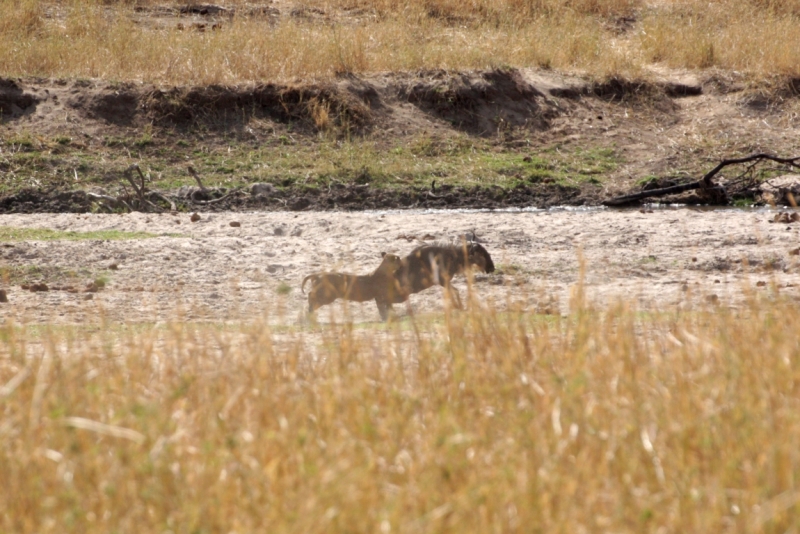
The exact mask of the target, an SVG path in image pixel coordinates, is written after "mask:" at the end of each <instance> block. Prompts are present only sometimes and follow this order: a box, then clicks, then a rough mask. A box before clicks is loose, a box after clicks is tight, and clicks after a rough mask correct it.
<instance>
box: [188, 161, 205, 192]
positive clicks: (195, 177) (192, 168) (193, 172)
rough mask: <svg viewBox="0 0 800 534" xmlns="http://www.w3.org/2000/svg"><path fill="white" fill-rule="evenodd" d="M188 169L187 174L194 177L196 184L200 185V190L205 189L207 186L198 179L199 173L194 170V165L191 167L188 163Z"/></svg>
mask: <svg viewBox="0 0 800 534" xmlns="http://www.w3.org/2000/svg"><path fill="white" fill-rule="evenodd" d="M188 171H189V174H191V175H192V178H194V179H195V180H196V181H197V185H199V186H200V191H207V188H206V186H204V185H203V182H201V181H200V175H199V174H197V171H196V170H194V167H192V166H191V165H189V169H188Z"/></svg>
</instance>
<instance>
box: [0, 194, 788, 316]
mask: <svg viewBox="0 0 800 534" xmlns="http://www.w3.org/2000/svg"><path fill="white" fill-rule="evenodd" d="M774 214H775V212H774V211H770V210H762V211H741V210H716V211H702V210H695V209H685V208H684V209H656V210H655V211H654V212H652V213H642V212H640V211H638V210H636V211H610V210H593V211H592V210H587V211H575V210H570V211H566V210H551V211H539V212H516V213H508V212H492V213H488V212H483V213H474V212H473V213H453V212H450V213H446V214H445V213H441V212H440V213H430V212H428V213H426V212H408V211H406V212H386V213H332V212H327V213H311V212H309V213H297V214H289V213H265V212H261V213H217V214H203V218H202V220H200V221H198V222H196V223H192V222H190V220H189V215H188V214H181V215H178V216H173V215H169V214H163V215H151V214H142V213H133V214H125V215H98V214H83V215H74V214H39V215H0V225H3V226H15V227H44V228H51V229H55V230H75V231H88V230H99V229H117V230H126V231H147V232H151V233H154V234H158V235H159V237H156V238H149V239H140V240H127V241H126V240H122V241H98V240H84V241H50V242H33V241H31V242H14V243H4V244H3V246H1V247H0V265H6V266H14V265H17V266H31V265H37V266H41V267H50V268H52V267H58V268H60V269H64V270H75V271H77V270H79V269H88V270H89V271H91V272H97V273H104V275H105V276H107V277H108V279H109V282H108V284H107V286H106V287H105V288H104V289H103V290H101V291H100V292H98V293H95V294H94V295H93V298H92V299H91V300H85V299H86V294H85V293H69V292H67V291H63V290H62V291H58V290H56V291H48V292H37V293H34V292H30V291H26V290H23V289H22V288H21V287H20V285H9V284H5V285H4V287H5V289H6V290H7V292H8V297H9V300H10V302H9V303H7V304H0V320H3V321H5V320H7V319H9V318H11V319H13V320H14V321H16V322H18V323H19V322H22V323H82V322H97V321H99V320H100V319H99V318H100V317H101V316H102V317H104V318H105V319H106V320H111V321H115V322H133V323H138V322H145V323H152V322H160V321H169V320H174V319H179V320H185V321H212V322H227V321H237V322H238V321H245V322H247V321H251V320H254V319H260V318H262V317H265V316H266V317H268V318H269V321H270V322H272V323H285V324H298V323H301V322H303V321H304V320H305V313H304V311H305V307H306V301H305V296H304V295H303V294H301V292H300V282H301V280H302V278H303V276H305V275H306V274H309V273H311V272H314V271H317V270H322V269H340V270H346V271H350V272H357V273H367V272H370V271H372V270H373V269H374V268H375V267H376V266H377V265H378V263H379V262H380V252H381V251H386V252H394V253H397V254H401V255H402V254H406V253H408V252H409V251H410V250H411V249H412V248H414V247H415V246H416V245H417V244H420V243H422V241H420V240H419V238H422V237H423V236H426V235H432V236H434V237H435V238H436V239H438V240H452V239H456V238H457V236H459V235H462V234H463V233H464V232H468V231H470V230H472V229H476V230H477V234H478V236H479V238H480V239H481V240H482V241H483V242H484V244H485V246H486V248H487V249H488V250H489V251H490V253H491V254H492V256H493V258H494V260H495V263H496V264H497V266H498V271H499V273H496V274H494V275H491V276H486V275H484V276H479V277H477V278H476V284H475V291H476V292H477V295H478V296H479V297H480V299H481V301H482V302H493V303H494V304H495V305H496V306H498V307H500V308H506V307H507V306H510V305H513V306H517V305H522V306H524V307H526V308H527V309H528V310H531V311H536V312H540V313H541V312H549V313H566V312H567V311H568V310H569V300H570V293H571V290H572V288H573V287H574V286H575V284H576V282H577V281H578V280H579V277H580V258H581V255H582V256H583V258H584V259H585V266H586V271H585V281H586V295H587V297H588V299H589V300H590V301H592V302H596V303H607V302H612V301H614V300H616V299H625V300H628V301H632V302H634V303H635V305H637V306H640V307H642V308H643V309H655V308H658V309H670V308H673V309H674V308H675V307H685V306H694V305H697V304H700V303H707V302H714V301H716V302H719V303H720V304H722V305H728V306H735V305H737V303H740V302H741V300H742V298H743V295H744V292H745V288H746V287H752V288H754V290H755V291H763V292H772V291H780V292H781V293H786V294H788V295H797V294H798V288H800V276H798V258H800V256H796V255H792V254H791V253H790V251H792V250H794V249H796V248H797V247H798V246H799V245H798V241H799V239H798V230H797V228H798V226H796V224H784V223H771V222H769V221H771V220H772V218H773V216H774ZM178 221H180V222H179V223H178ZM231 221H238V222H240V223H241V226H240V227H232V226H230V222H231ZM401 236H404V237H401ZM409 239H410V240H409ZM112 263H116V264H117V265H118V268H117V269H116V270H107V269H108V267H109V266H110V265H111V264H112ZM282 283H283V284H288V285H289V286H291V288H292V290H291V291H290V292H289V293H288V295H281V294H280V293H279V291H278V288H279V287H280V285H281V284H282ZM458 287H459V288H460V292H461V295H462V297H463V296H464V295H465V294H466V291H467V290H466V284H465V282H464V280H463V279H461V280H459V282H458ZM411 303H412V305H413V309H414V310H415V311H416V312H418V313H419V312H426V311H435V310H438V309H441V308H442V293H441V290H440V289H439V288H431V289H428V290H426V291H425V292H423V293H420V294H417V295H412V297H411ZM395 309H396V311H397V313H398V316H400V317H402V316H404V315H405V314H407V313H408V311H407V308H406V307H405V306H403V305H396V306H395ZM349 310H350V313H351V314H352V318H353V320H354V321H357V322H363V321H377V320H378V319H379V317H378V313H377V309H376V307H375V305H374V303H367V304H363V305H362V304H356V305H353V306H351V307H350V308H349ZM344 311H345V310H344V308H343V307H341V306H338V305H334V306H329V307H327V308H323V309H322V310H320V312H318V319H319V320H320V321H328V320H330V319H331V313H332V312H333V313H335V314H337V316H338V317H339V318H341V317H342V315H341V314H342V313H344Z"/></svg>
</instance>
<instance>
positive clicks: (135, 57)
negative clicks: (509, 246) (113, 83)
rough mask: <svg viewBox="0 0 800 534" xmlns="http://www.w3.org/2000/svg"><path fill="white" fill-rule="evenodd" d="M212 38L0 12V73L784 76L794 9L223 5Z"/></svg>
mask: <svg viewBox="0 0 800 534" xmlns="http://www.w3.org/2000/svg"><path fill="white" fill-rule="evenodd" d="M224 5H225V7H227V8H231V9H234V10H236V11H235V13H236V14H235V15H232V16H227V15H222V16H217V17H215V18H214V20H215V21H218V22H219V24H221V28H220V29H219V30H218V31H211V29H210V28H211V24H209V25H208V28H207V29H206V30H207V31H203V32H200V31H194V30H192V29H191V27H190V26H188V23H187V24H186V25H183V27H185V28H186V29H179V24H180V20H181V18H180V17H179V16H178V15H179V11H178V7H180V6H175V7H173V8H172V11H169V10H165V9H164V5H163V4H162V3H161V2H155V1H153V2H150V1H147V0H144V1H139V2H135V3H129V2H122V3H102V2H96V1H94V0H73V1H70V2H56V3H48V2H40V1H38V0H23V1H22V2H19V1H16V0H13V1H12V0H2V1H0V10H1V12H2V13H3V17H2V19H0V49H2V50H3V51H4V53H3V54H2V55H1V56H0V72H2V73H4V74H6V75H17V76H21V75H34V76H46V77H52V76H56V77H89V78H102V79H111V80H144V81H150V82H157V83H191V84H208V83H237V82H242V81H253V80H281V79H283V80H285V79H291V78H304V79H310V78H315V77H316V78H320V77H321V78H324V77H329V76H333V75H335V74H337V73H342V72H348V73H365V72H374V71H399V70H410V69H426V68H445V69H471V68H493V67H498V66H506V65H511V66H518V67H519V66H533V67H552V68H556V69H562V70H571V71H584V72H586V73H588V74H591V75H595V76H601V77H602V76H609V75H637V76H638V75H642V69H643V68H646V67H649V66H651V65H653V64H663V65H667V66H670V67H687V68H707V67H719V68H722V69H733V70H738V71H742V72H746V73H750V74H752V75H754V76H759V77H763V76H765V75H768V74H784V75H786V74H788V75H797V74H798V65H800V49H799V48H798V46H797V43H798V42H800V26H799V25H798V24H797V22H798V17H799V16H800V2H798V1H797V0H783V1H780V0H749V1H738V0H718V1H716V2H711V3H709V2H707V1H700V0H686V1H682V2H679V1H661V2H656V1H645V0H502V1H495V0H473V1H471V2H469V3H464V2H461V1H457V0H405V1H401V2H395V1H390V0H374V1H367V0H362V1H359V0H308V1H306V2H297V3H287V2H276V3H273V4H269V5H268V7H266V8H265V7H264V6H261V5H258V6H255V5H251V4H245V3H242V2H237V1H233V2H226V3H224Z"/></svg>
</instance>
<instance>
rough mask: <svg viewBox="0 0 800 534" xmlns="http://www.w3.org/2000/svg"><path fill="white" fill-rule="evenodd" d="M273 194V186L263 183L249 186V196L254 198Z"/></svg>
mask: <svg viewBox="0 0 800 534" xmlns="http://www.w3.org/2000/svg"><path fill="white" fill-rule="evenodd" d="M274 192H275V186H274V185H272V184H267V183H264V182H258V183H255V184H253V185H251V186H250V194H251V195H253V196H254V197H268V196H269V195H271V194H272V193H274Z"/></svg>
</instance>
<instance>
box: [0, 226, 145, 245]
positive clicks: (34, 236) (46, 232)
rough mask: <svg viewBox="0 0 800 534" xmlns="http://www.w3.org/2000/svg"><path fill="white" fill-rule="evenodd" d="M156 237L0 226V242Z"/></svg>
mask: <svg viewBox="0 0 800 534" xmlns="http://www.w3.org/2000/svg"><path fill="white" fill-rule="evenodd" d="M150 237H158V236H157V235H156V234H150V233H148V232H123V231H121V230H95V231H91V232H73V231H63V230H51V229H49V228H18V227H15V226H0V242H3V241H59V240H62V241H80V240H85V239H101V240H108V241H119V240H122V239H146V238H150Z"/></svg>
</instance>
